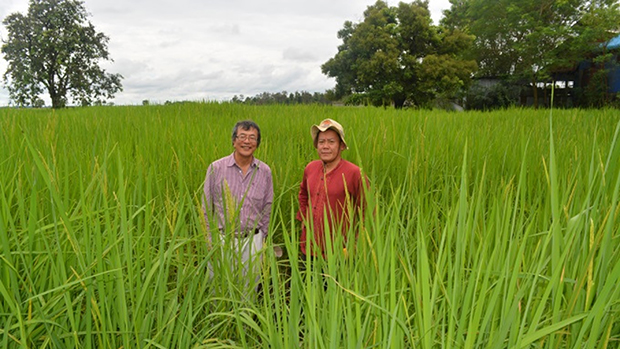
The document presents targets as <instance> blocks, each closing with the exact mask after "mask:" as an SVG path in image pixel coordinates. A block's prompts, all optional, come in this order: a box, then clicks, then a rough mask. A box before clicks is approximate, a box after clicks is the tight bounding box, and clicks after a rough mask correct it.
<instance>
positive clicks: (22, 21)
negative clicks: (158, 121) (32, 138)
mask: <svg viewBox="0 0 620 349" xmlns="http://www.w3.org/2000/svg"><path fill="white" fill-rule="evenodd" d="M87 17H88V13H87V11H86V9H85V7H84V4H83V2H81V1H77V0H30V4H29V7H28V13H27V14H26V15H23V14H21V13H13V14H11V15H9V16H7V17H6V18H5V19H4V20H3V24H4V25H5V26H6V28H7V31H8V40H6V41H4V42H3V45H2V53H3V54H4V58H5V59H6V60H7V61H8V68H7V70H6V72H5V73H4V83H5V85H6V86H7V87H8V90H9V94H10V97H11V99H12V100H13V101H14V102H15V104H16V105H18V106H28V105H31V106H37V105H41V103H42V100H41V95H42V94H43V93H44V92H45V91H46V92H47V93H48V94H49V97H50V99H51V101H52V107H53V108H62V107H65V106H66V105H67V103H68V102H70V101H72V102H73V103H76V104H80V105H90V104H92V103H94V102H103V101H105V100H106V99H110V98H113V97H114V94H115V93H116V92H118V91H121V90H122V86H121V79H122V76H121V75H120V74H109V73H106V71H105V70H104V69H102V68H101V67H100V66H99V62H100V61H101V60H111V59H110V57H109V54H108V49H107V43H108V40H109V39H108V37H107V36H105V35H104V34H102V33H99V32H97V31H96V30H95V28H94V26H93V25H92V24H91V23H90V21H88V19H87Z"/></svg>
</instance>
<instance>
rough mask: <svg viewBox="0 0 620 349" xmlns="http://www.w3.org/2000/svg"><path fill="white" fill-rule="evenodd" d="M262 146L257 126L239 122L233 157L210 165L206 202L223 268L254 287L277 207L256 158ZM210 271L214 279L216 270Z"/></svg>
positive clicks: (263, 166)
mask: <svg viewBox="0 0 620 349" xmlns="http://www.w3.org/2000/svg"><path fill="white" fill-rule="evenodd" d="M260 141H261V134H260V128H259V127H258V125H257V124H256V123H254V122H253V121H249V120H246V121H240V122H238V123H237V124H236V125H235V127H234V128H233V131H232V145H233V148H234V152H233V153H232V154H230V155H229V156H226V157H224V158H221V159H219V160H216V161H214V162H213V163H211V165H209V168H208V169H207V175H206V178H205V183H204V198H203V209H204V210H203V211H204V217H205V222H206V224H207V239H208V240H209V243H210V244H212V245H218V246H221V247H222V252H223V253H222V256H223V258H224V259H226V261H223V263H221V264H220V265H226V266H228V268H225V269H228V270H232V271H233V275H235V276H236V277H241V278H245V284H246V286H248V285H249V284H250V283H251V282H254V284H253V286H254V287H256V286H257V285H258V284H257V283H258V281H259V278H260V275H259V272H260V260H261V259H260V258H259V256H260V255H259V253H260V251H261V250H262V248H263V243H264V239H265V238H266V236H267V233H268V229H269V218H270V216H271V204H272V202H273V181H272V176H271V169H270V168H269V166H267V164H265V163H264V162H262V161H260V160H258V159H257V158H255V157H254V152H255V151H256V149H257V148H258V146H259V145H260ZM216 239H217V240H216ZM227 252H232V253H227ZM210 265H211V267H214V265H213V264H210ZM224 271H225V270H220V272H224ZM210 272H211V276H213V270H212V269H211V270H210ZM248 274H251V275H248ZM252 276H254V277H252Z"/></svg>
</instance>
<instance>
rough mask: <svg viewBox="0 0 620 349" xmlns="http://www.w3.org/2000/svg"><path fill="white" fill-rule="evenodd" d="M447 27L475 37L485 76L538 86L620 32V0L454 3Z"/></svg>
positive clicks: (468, 0) (457, 0)
mask: <svg viewBox="0 0 620 349" xmlns="http://www.w3.org/2000/svg"><path fill="white" fill-rule="evenodd" d="M450 2H451V3H452V6H451V8H450V9H449V10H448V11H445V12H444V14H445V17H444V18H443V20H442V24H443V25H444V26H446V27H448V28H451V29H454V30H456V29H458V30H461V31H464V32H466V33H468V34H472V35H474V36H475V38H476V39H475V40H474V44H473V45H472V46H471V51H470V53H469V55H468V57H470V58H473V59H475V60H476V61H477V63H478V66H479V71H478V74H479V75H481V76H504V77H510V78H511V79H514V80H519V81H526V82H528V83H529V85H530V86H531V87H532V88H533V93H534V97H535V98H534V103H535V104H538V95H537V91H538V89H537V88H536V87H537V83H539V82H544V81H547V80H549V79H550V77H551V75H552V73H553V72H557V71H562V70H570V69H572V68H573V67H574V66H575V64H576V63H577V62H579V61H581V60H585V59H587V58H589V57H590V56H591V55H592V53H593V52H595V51H596V48H597V46H598V45H600V44H601V43H604V42H605V41H607V40H609V39H610V38H612V37H613V36H615V35H617V30H618V29H619V28H620V17H619V12H618V11H619V9H618V0H450Z"/></svg>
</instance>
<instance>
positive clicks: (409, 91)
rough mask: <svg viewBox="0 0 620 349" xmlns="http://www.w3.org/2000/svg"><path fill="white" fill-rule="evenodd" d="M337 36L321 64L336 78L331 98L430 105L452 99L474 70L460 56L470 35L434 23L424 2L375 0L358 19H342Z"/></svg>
mask: <svg viewBox="0 0 620 349" xmlns="http://www.w3.org/2000/svg"><path fill="white" fill-rule="evenodd" d="M338 38H340V39H342V45H340V46H339V47H338V53H337V54H336V55H335V56H334V57H333V58H331V59H329V60H328V61H327V62H326V63H325V64H323V65H322V67H321V68H322V71H323V74H326V75H328V76H330V77H334V78H336V87H335V88H334V94H335V96H336V97H337V98H344V99H345V100H347V101H353V102H355V103H364V104H372V105H383V106H385V105H389V104H393V105H394V106H395V107H397V108H400V107H402V106H403V105H404V104H405V102H409V103H411V104H413V105H415V106H430V105H431V104H432V103H433V102H434V101H435V100H436V99H438V98H440V99H450V98H453V97H455V96H456V94H457V92H458V91H459V90H461V89H462V88H463V87H466V86H467V85H468V84H469V81H470V78H471V76H472V73H473V72H474V71H475V69H476V65H475V62H474V61H473V60H464V59H462V57H461V56H460V53H461V52H463V51H464V50H465V49H466V48H467V47H468V45H469V44H470V43H471V42H472V40H473V38H472V37H470V36H468V35H465V34H463V33H462V32H461V31H459V30H445V29H444V28H439V27H436V26H434V25H433V24H432V20H431V17H430V12H429V10H428V2H427V1H421V0H417V1H415V2H413V3H411V4H406V3H402V2H401V3H399V5H398V6H397V7H389V6H388V5H387V3H386V2H384V1H377V2H376V3H375V4H374V5H371V6H368V8H367V9H366V11H364V19H363V21H362V22H360V23H355V24H354V23H353V22H351V21H347V22H345V23H344V28H343V29H341V30H340V31H339V32H338Z"/></svg>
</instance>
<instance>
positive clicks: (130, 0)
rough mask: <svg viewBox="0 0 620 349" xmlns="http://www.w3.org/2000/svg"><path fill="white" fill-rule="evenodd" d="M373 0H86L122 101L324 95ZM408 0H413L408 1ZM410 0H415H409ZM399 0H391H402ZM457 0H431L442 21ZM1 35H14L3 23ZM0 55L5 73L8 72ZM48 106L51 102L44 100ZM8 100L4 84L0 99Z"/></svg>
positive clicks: (9, 7)
mask: <svg viewBox="0 0 620 349" xmlns="http://www.w3.org/2000/svg"><path fill="white" fill-rule="evenodd" d="M374 2H375V1H374V0H203V1H198V0H175V1H163V0H86V1H84V3H85V5H86V9H87V11H88V12H89V13H90V14H91V17H90V21H91V22H92V23H93V24H94V26H95V28H96V30H97V31H99V32H103V33H104V34H106V35H107V36H108V37H109V38H110V42H109V44H108V50H109V53H110V56H111V57H112V59H113V60H114V62H113V63H105V64H102V66H103V67H104V68H105V69H106V70H107V71H108V72H110V73H120V74H121V75H123V77H124V79H123V80H122V84H123V92H120V93H117V94H116V98H115V99H114V100H113V101H112V102H114V103H115V104H117V105H119V104H141V103H142V101H143V100H149V101H151V102H152V103H164V102H165V101H168V100H169V101H179V100H197V101H200V100H218V101H221V100H229V99H231V98H232V97H233V96H234V95H244V96H254V95H256V94H258V93H261V92H281V91H287V92H289V93H290V92H295V91H308V92H324V91H325V90H327V89H329V88H333V87H334V85H335V81H334V80H333V79H329V78H327V77H326V76H325V75H323V74H322V73H321V64H323V63H325V62H326V61H327V60H328V59H329V58H331V57H333V56H334V55H335V54H336V52H337V50H338V45H340V44H341V41H340V40H339V39H338V38H337V37H336V34H337V32H338V30H340V29H341V28H342V26H343V24H344V22H345V21H346V20H351V21H353V22H359V21H360V20H361V19H362V17H363V12H364V10H365V9H366V7H367V6H369V5H372V4H374ZM406 2H407V1H406ZM409 2H410V1H409ZM397 3H398V2H397V1H388V5H390V6H396V5H397ZM449 6H450V2H449V0H430V1H429V9H430V10H431V16H432V18H433V21H434V22H435V24H437V22H438V21H439V19H440V18H441V16H442V11H443V10H445V9H448V8H449ZM27 9H28V0H2V1H1V2H0V19H4V18H5V17H6V16H8V15H9V14H11V13H13V12H21V13H23V14H25V13H26V11H27ZM1 27H2V28H1V29H0V35H1V36H2V39H3V40H6V38H7V32H6V29H5V28H4V26H1ZM6 67H7V63H6V61H5V60H4V57H2V59H0V74H4V72H5V71H6ZM45 100H46V104H47V105H49V99H48V98H47V97H46V98H45ZM8 103H9V99H8V92H7V91H6V89H4V87H0V105H1V106H6V105H8Z"/></svg>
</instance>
